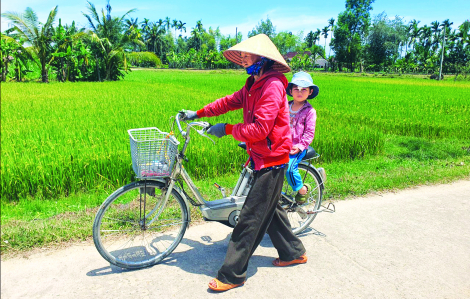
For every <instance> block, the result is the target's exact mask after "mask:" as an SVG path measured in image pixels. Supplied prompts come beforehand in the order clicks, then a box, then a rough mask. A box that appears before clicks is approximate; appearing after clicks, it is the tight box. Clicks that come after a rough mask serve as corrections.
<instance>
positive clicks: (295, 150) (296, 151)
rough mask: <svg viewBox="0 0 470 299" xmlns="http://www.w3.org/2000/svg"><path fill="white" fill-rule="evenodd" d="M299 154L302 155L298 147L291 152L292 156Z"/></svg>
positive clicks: (294, 147)
mask: <svg viewBox="0 0 470 299" xmlns="http://www.w3.org/2000/svg"><path fill="white" fill-rule="evenodd" d="M298 153H300V149H299V148H297V147H296V146H293V147H292V149H291V150H290V152H289V154H290V155H297V154H298Z"/></svg>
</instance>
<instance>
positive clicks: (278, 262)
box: [273, 253, 307, 267]
mask: <svg viewBox="0 0 470 299" xmlns="http://www.w3.org/2000/svg"><path fill="white" fill-rule="evenodd" d="M306 262H307V255H306V254H305V253H304V254H302V255H301V256H300V257H299V258H297V259H295V260H292V261H287V262H286V261H281V260H280V259H279V258H277V259H275V260H274V261H273V265H274V266H276V267H285V266H290V265H296V264H305V263H306Z"/></svg>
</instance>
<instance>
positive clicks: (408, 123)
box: [1, 70, 470, 254]
mask: <svg viewBox="0 0 470 299" xmlns="http://www.w3.org/2000/svg"><path fill="white" fill-rule="evenodd" d="M288 78H289V79H290V76H288ZM245 79H246V75H245V74H243V73H242V72H239V71H226V70H224V71H174V70H155V71H135V72H132V73H131V74H129V75H128V76H126V78H125V80H123V81H119V82H102V83H90V82H77V83H51V84H37V83H32V82H31V83H6V84H5V83H2V90H1V93H2V114H1V122H2V127H1V135H2V139H1V147H2V152H1V172H2V178H1V186H2V190H1V197H2V198H1V211H2V213H1V221H2V236H1V239H2V242H1V252H2V254H4V253H5V252H7V253H8V252H16V251H18V250H26V249H30V248H34V247H38V246H47V245H50V244H57V243H61V242H68V241H74V240H83V239H89V238H90V235H91V225H92V221H93V217H94V213H95V212H96V210H97V207H98V206H99V205H100V204H101V203H102V202H103V200H104V199H105V198H106V197H107V196H108V195H109V194H110V193H111V192H112V191H113V190H114V189H116V188H117V187H119V186H121V185H124V184H127V183H129V182H131V181H133V180H134V178H133V177H134V174H133V172H132V167H131V160H130V153H129V141H128V136H127V130H128V129H130V128H139V127H150V126H156V127H159V128H161V129H163V130H170V128H171V125H170V122H169V117H170V116H171V115H174V114H175V113H176V112H177V111H178V110H180V109H183V108H185V109H193V110H195V109H199V108H201V107H202V106H203V105H205V104H206V103H208V102H210V101H212V100H214V99H216V98H219V97H222V96H224V95H226V94H229V93H231V92H233V91H236V90H237V89H239V88H240V86H242V85H243V83H244V81H245ZM314 82H315V83H316V84H317V85H319V86H320V95H319V96H318V98H316V99H315V100H313V101H312V104H313V106H314V107H315V108H316V110H317V115H318V119H317V130H316V136H315V140H314V143H313V146H314V147H315V148H316V149H317V151H318V152H319V153H321V154H322V156H321V158H320V160H319V161H318V163H319V164H320V166H321V167H324V168H325V169H326V171H327V174H328V184H327V189H326V194H325V196H326V198H327V199H330V200H336V199H339V198H346V197H348V196H355V195H362V194H366V193H369V192H375V191H381V190H393V189H398V188H406V187H409V186H415V185H420V184H428V183H442V182H448V181H452V180H456V179H462V178H466V179H468V178H469V177H470V130H469V128H470V123H469V119H470V117H469V115H470V111H469V109H470V92H469V90H470V88H469V87H470V83H468V82H453V81H440V82H438V81H432V80H424V79H414V78H405V79H403V78H383V77H377V78H375V77H371V76H347V75H344V74H340V75H332V74H323V73H316V74H314ZM240 119H241V111H236V112H230V113H228V114H227V115H224V116H220V117H217V118H214V119H209V121H210V122H211V123H216V122H229V123H237V122H238V121H239V120H240ZM236 144H237V141H235V140H233V139H232V138H227V137H225V138H222V139H220V140H217V142H216V145H212V143H211V142H209V141H207V140H205V139H203V138H201V137H199V136H196V137H194V138H193V139H192V145H191V148H190V150H189V152H188V156H189V158H190V161H189V163H187V167H186V168H187V169H188V171H189V172H190V174H191V175H192V176H193V178H194V179H195V180H196V182H197V185H198V186H199V187H201V192H202V194H204V195H205V196H206V197H207V198H209V199H215V198H217V197H218V196H220V192H219V191H218V190H217V189H216V188H214V187H213V186H212V183H214V181H216V182H217V183H219V184H220V185H222V186H224V187H228V186H233V185H234V183H235V181H236V179H237V177H238V171H239V170H240V167H239V165H240V164H242V163H243V162H244V160H245V159H246V154H245V153H244V152H243V151H242V150H241V149H239V148H238V147H237V146H236ZM220 153H223V154H220ZM193 212H194V213H193V218H195V219H198V217H200V214H199V212H198V211H197V210H196V209H194V210H193Z"/></svg>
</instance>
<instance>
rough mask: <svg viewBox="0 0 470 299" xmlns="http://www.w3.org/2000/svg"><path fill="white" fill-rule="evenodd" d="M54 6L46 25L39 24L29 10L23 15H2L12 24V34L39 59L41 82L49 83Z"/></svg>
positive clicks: (8, 13)
mask: <svg viewBox="0 0 470 299" xmlns="http://www.w3.org/2000/svg"><path fill="white" fill-rule="evenodd" d="M57 8H58V6H56V7H55V8H54V9H52V10H51V11H50V13H49V16H48V18H47V21H46V23H44V24H43V23H40V22H39V20H38V17H37V15H36V13H35V12H34V11H33V10H32V9H31V8H29V7H28V8H26V10H25V13H24V14H18V13H16V12H6V13H4V14H2V16H4V17H5V18H7V19H8V20H10V21H11V22H12V23H13V24H14V27H13V29H14V32H15V33H16V34H17V35H18V36H19V37H20V38H22V39H24V41H25V42H27V43H29V44H31V47H32V50H33V52H34V53H35V54H36V56H37V57H38V59H39V66H40V67H41V80H42V82H44V83H48V82H49V76H48V70H49V65H50V63H51V61H52V59H54V57H53V56H52V43H53V40H52V36H53V35H54V27H53V24H54V22H55V18H56V16H57Z"/></svg>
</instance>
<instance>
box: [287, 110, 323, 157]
mask: <svg viewBox="0 0 470 299" xmlns="http://www.w3.org/2000/svg"><path fill="white" fill-rule="evenodd" d="M290 103H292V101H290V102H289V104H290ZM316 122H317V112H316V111H315V109H313V107H312V105H310V103H309V102H306V103H305V104H304V106H303V107H302V108H300V110H299V112H297V114H296V115H295V117H294V119H293V122H292V146H296V147H297V148H298V149H300V151H303V150H305V149H307V148H308V146H309V145H310V143H312V141H313V137H314V136H315V124H316Z"/></svg>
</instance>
